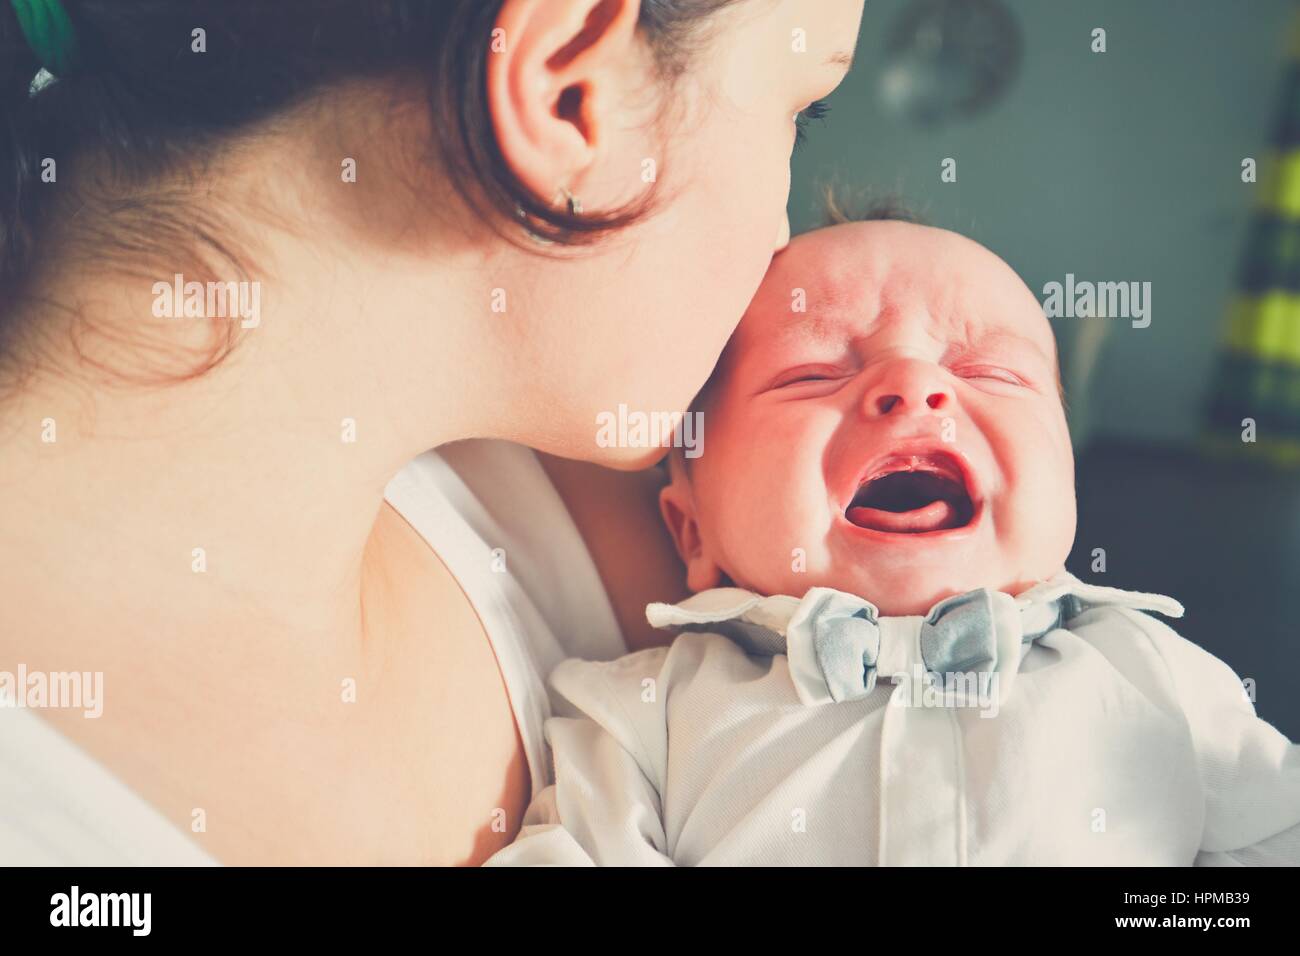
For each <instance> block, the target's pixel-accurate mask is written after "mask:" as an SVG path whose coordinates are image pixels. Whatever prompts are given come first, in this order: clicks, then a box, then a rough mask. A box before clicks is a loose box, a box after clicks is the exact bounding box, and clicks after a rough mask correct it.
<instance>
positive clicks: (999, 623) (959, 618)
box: [786, 588, 1062, 703]
mask: <svg viewBox="0 0 1300 956" xmlns="http://www.w3.org/2000/svg"><path fill="white" fill-rule="evenodd" d="M1061 613H1062V607H1061V603H1060V602H1059V601H1052V602H1047V603H1039V604H1035V605H1032V606H1029V607H1026V608H1023V609H1022V608H1021V607H1019V606H1018V605H1017V604H1016V601H1015V599H1014V598H1012V597H1011V596H1010V595H1008V594H1004V593H1002V592H1000V591H991V590H989V589H987V588H981V589H979V590H976V591H969V592H967V593H965V594H959V595H956V596H954V597H950V598H947V599H945V600H943V601H940V602H939V603H938V604H936V605H935V606H934V607H933V608H932V609H931V610H930V613H929V614H927V615H925V616H924V617H919V616H917V617H883V616H881V614H880V613H879V611H878V610H877V609H876V607H875V605H873V604H871V603H870V602H869V601H865V600H863V599H862V598H859V597H855V596H854V595H851V594H846V593H844V592H842V591H836V590H833V589H831V588H813V589H812V590H810V591H809V592H808V593H807V594H806V595H805V596H804V598H803V601H801V602H800V605H799V609H798V610H797V611H796V612H795V614H794V616H793V617H791V619H790V623H789V625H788V626H787V628H786V642H787V645H788V647H787V654H788V656H789V658H790V662H791V672H792V676H793V677H794V679H795V683H796V686H797V687H798V689H799V694H800V697H801V698H802V699H804V700H805V702H808V703H816V702H821V701H825V700H833V701H844V700H855V699H857V698H860V697H865V696H866V695H867V694H870V693H871V692H872V690H873V689H874V688H875V686H876V679H877V676H878V675H879V674H880V673H881V672H883V673H884V675H885V676H886V677H893V676H895V675H898V674H904V673H906V672H907V671H908V670H909V669H913V668H915V669H918V670H920V669H923V670H924V671H925V672H927V673H928V674H930V675H932V676H933V677H936V678H940V679H943V678H946V677H948V676H949V675H969V674H989V673H998V674H1000V675H1002V679H1003V680H1005V681H1007V682H1009V681H1010V679H1011V678H1012V677H1014V672H1015V670H1016V669H1017V668H1018V667H1019V663H1020V649H1021V645H1022V644H1024V643H1028V642H1031V641H1034V640H1036V639H1038V638H1039V637H1042V636H1043V635H1044V634H1046V633H1048V632H1049V631H1051V630H1053V629H1054V628H1056V627H1058V626H1059V625H1060V623H1061Z"/></svg>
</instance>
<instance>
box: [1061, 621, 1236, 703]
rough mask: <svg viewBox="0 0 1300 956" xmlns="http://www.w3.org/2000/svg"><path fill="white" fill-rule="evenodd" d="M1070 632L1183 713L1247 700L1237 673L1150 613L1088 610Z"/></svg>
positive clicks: (1071, 627)
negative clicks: (1190, 705) (1195, 705)
mask: <svg viewBox="0 0 1300 956" xmlns="http://www.w3.org/2000/svg"><path fill="white" fill-rule="evenodd" d="M1065 628H1066V630H1068V631H1069V632H1070V633H1071V634H1073V635H1074V636H1075V637H1077V638H1079V639H1080V640H1082V641H1084V642H1085V643H1087V644H1088V645H1089V646H1091V647H1092V648H1094V649H1095V650H1097V651H1098V652H1100V653H1101V654H1102V655H1104V656H1105V657H1106V659H1107V660H1108V661H1109V662H1110V663H1111V665H1112V666H1113V667H1115V669H1116V670H1118V671H1119V672H1120V673H1121V674H1122V675H1123V676H1124V677H1125V678H1126V679H1128V680H1129V681H1130V682H1132V683H1134V684H1136V685H1138V686H1145V687H1146V688H1147V689H1148V690H1149V691H1152V692H1154V691H1156V690H1157V689H1158V690H1159V694H1158V696H1161V697H1167V698H1168V699H1170V700H1171V702H1172V703H1173V704H1174V705H1175V706H1178V707H1179V709H1183V708H1185V706H1186V704H1187V702H1188V700H1189V699H1190V698H1192V697H1195V698H1197V699H1199V700H1201V701H1204V700H1205V699H1206V698H1223V699H1230V700H1233V701H1237V700H1240V699H1241V698H1242V692H1243V691H1242V688H1243V684H1242V681H1241V679H1240V678H1239V677H1238V676H1237V674H1236V672H1235V671H1233V669H1232V668H1231V667H1229V666H1228V665H1227V664H1226V663H1224V661H1222V660H1220V659H1219V658H1218V657H1216V656H1214V655H1213V654H1211V653H1210V652H1209V651H1207V650H1206V649H1205V648H1203V647H1201V646H1200V645H1199V644H1196V643H1194V642H1193V641H1190V640H1188V639H1187V638H1185V637H1183V636H1182V635H1181V634H1179V633H1178V632H1177V631H1176V630H1174V628H1173V627H1171V626H1170V625H1169V624H1167V623H1166V622H1165V621H1163V620H1161V619H1160V618H1159V617H1157V616H1156V615H1154V614H1151V613H1149V612H1146V611H1142V610H1138V609H1136V608H1133V607H1124V606H1117V605H1103V606H1096V607H1088V608H1085V609H1084V610H1082V611H1081V612H1080V613H1079V614H1078V615H1076V616H1075V617H1073V618H1071V619H1070V620H1069V621H1068V622H1067V623H1066V625H1065ZM1152 696H1156V695H1155V694H1152Z"/></svg>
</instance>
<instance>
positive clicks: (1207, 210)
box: [790, 0, 1300, 739]
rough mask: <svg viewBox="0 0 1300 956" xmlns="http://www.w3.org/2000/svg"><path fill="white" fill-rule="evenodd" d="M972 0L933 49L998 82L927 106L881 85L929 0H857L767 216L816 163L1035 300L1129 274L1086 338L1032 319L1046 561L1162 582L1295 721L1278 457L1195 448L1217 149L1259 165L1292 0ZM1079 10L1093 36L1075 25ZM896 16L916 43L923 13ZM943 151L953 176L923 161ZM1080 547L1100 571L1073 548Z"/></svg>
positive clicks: (810, 213)
mask: <svg viewBox="0 0 1300 956" xmlns="http://www.w3.org/2000/svg"><path fill="white" fill-rule="evenodd" d="M976 5H978V4H976ZM994 5H996V6H998V7H999V8H1001V9H1003V10H1004V11H1005V12H1006V13H1009V14H1010V18H1009V23H1007V22H1002V21H999V20H998V19H997V18H996V17H993V18H992V19H989V18H988V17H985V18H984V19H983V20H979V19H977V20H976V21H972V22H971V23H970V24H968V25H967V26H965V27H963V29H962V30H961V31H960V32H961V33H962V34H963V35H965V37H966V46H967V49H965V50H964V51H962V50H960V49H958V50H957V51H956V52H954V53H952V54H951V56H950V57H949V59H952V60H956V59H960V58H962V57H966V58H967V59H968V60H969V61H970V62H973V63H976V64H983V65H982V66H977V67H976V68H975V72H976V74H978V73H979V72H980V70H985V71H987V72H988V74H989V75H988V77H986V79H987V81H988V82H989V84H990V85H991V86H993V87H996V86H998V84H999V83H1002V84H1004V89H1003V90H1002V91H1001V92H1000V93H997V92H995V93H994V94H993V95H991V96H990V98H989V100H990V101H989V102H988V103H987V105H986V106H984V107H983V108H981V109H975V110H962V109H959V108H954V109H953V110H952V111H951V113H950V114H948V115H942V114H943V113H944V110H943V109H942V108H941V106H942V104H940V107H936V106H935V104H934V103H933V102H928V101H927V100H926V98H925V96H921V97H920V99H919V105H918V101H917V98H916V97H913V99H912V100H911V101H909V100H908V99H907V97H906V96H905V95H902V96H900V89H902V90H903V92H904V93H906V90H907V89H908V84H909V83H911V84H912V87H913V92H915V87H916V85H917V84H918V83H919V84H920V85H921V86H922V87H924V85H925V83H926V81H927V80H926V77H925V75H924V71H921V73H920V74H916V71H913V75H911V76H910V77H909V75H908V70H907V69H902V70H901V73H900V69H899V66H898V65H899V63H900V62H902V63H904V64H906V63H909V62H912V63H913V65H914V61H915V60H916V57H915V56H912V57H911V59H910V60H909V57H908V55H907V54H906V53H905V52H904V53H902V54H900V53H899V52H898V51H899V50H900V49H902V50H904V51H906V48H907V46H908V42H909V41H907V40H906V39H900V37H901V38H906V37H907V36H909V29H908V28H907V27H906V25H905V24H906V18H907V17H908V15H909V14H912V15H914V16H915V15H918V14H920V13H921V12H924V8H927V7H929V8H930V9H931V10H932V11H933V9H935V8H937V7H938V6H941V4H938V3H936V2H935V0H869V2H868V3H867V7H866V12H865V14H864V18H863V25H862V33H861V37H860V39H859V45H858V52H857V61H856V66H855V68H854V70H853V72H852V73H851V74H850V76H849V77H848V79H847V80H846V82H845V83H844V85H843V87H842V88H841V89H840V90H839V91H837V92H836V93H835V94H834V95H833V96H832V97H831V98H830V100H829V103H830V106H831V112H830V114H829V115H828V116H827V117H826V118H825V119H824V120H822V121H820V122H816V123H813V124H811V125H810V126H809V129H808V132H809V136H808V140H807V142H806V143H805V144H804V145H803V146H802V147H801V148H800V150H799V151H798V152H797V153H796V156H795V160H794V184H793V188H792V193H791V199H790V215H791V224H792V226H793V228H794V229H795V230H796V231H799V230H801V229H806V228H810V227H813V226H815V225H817V224H818V223H819V222H820V220H821V217H822V205H821V194H820V189H821V187H822V186H823V185H824V184H826V183H828V182H832V181H833V182H836V183H839V184H842V185H847V186H849V187H852V188H861V187H867V188H870V189H871V190H873V191H874V192H877V193H882V192H883V193H896V194H898V195H899V196H901V198H903V199H904V200H905V201H907V202H908V203H909V204H910V205H912V206H913V207H915V208H917V209H918V210H919V211H920V212H921V213H922V214H923V216H924V217H925V219H926V220H927V221H929V222H931V223H933V224H934V225H938V226H943V227H946V228H951V229H954V230H957V231H959V232H961V233H964V234H966V235H969V236H971V237H972V238H974V239H976V240H978V241H979V242H981V243H983V244H985V245H987V246H988V247H990V248H991V249H993V250H994V251H995V252H997V253H998V254H999V255H1001V256H1002V257H1003V258H1005V259H1006V260H1007V261H1008V262H1009V263H1010V264H1011V265H1012V266H1013V267H1014V268H1015V269H1016V270H1017V271H1018V272H1019V273H1020V274H1021V276H1022V277H1023V278H1024V279H1025V280H1026V282H1027V283H1028V285H1029V286H1030V288H1031V289H1033V290H1034V292H1035V293H1036V294H1037V295H1039V298H1040V300H1041V299H1042V292H1043V286H1044V284H1045V283H1047V282H1049V281H1058V282H1061V281H1064V279H1065V276H1066V274H1067V273H1073V274H1074V275H1075V276H1076V278H1078V279H1087V280H1093V281H1139V282H1150V283H1152V287H1151V288H1152V293H1151V307H1152V313H1151V315H1152V321H1151V325H1150V327H1148V328H1133V327H1132V326H1131V324H1130V323H1129V322H1128V321H1125V320H1119V319H1111V320H1093V322H1092V324H1091V327H1092V328H1094V329H1095V328H1097V326H1096V324H1095V323H1096V322H1097V321H1101V322H1103V323H1105V333H1104V334H1105V338H1104V339H1102V340H1101V341H1100V342H1098V341H1097V340H1096V336H1094V338H1093V340H1092V341H1086V337H1087V333H1085V332H1084V331H1083V330H1084V328H1086V327H1089V326H1090V323H1089V322H1086V321H1084V322H1080V321H1079V320H1073V319H1068V318H1067V319H1058V320H1055V321H1054V323H1053V324H1054V327H1055V330H1056V332H1057V339H1058V342H1059V343H1060V345H1061V348H1062V353H1063V359H1064V362H1065V365H1066V371H1067V383H1068V384H1071V385H1072V388H1071V392H1070V403H1071V416H1072V418H1073V419H1074V421H1073V423H1072V429H1074V430H1075V431H1076V433H1077V434H1076V450H1077V453H1078V457H1079V466H1078V467H1079V476H1078V492H1079V501H1080V526H1079V537H1078V541H1077V543H1076V548H1075V553H1074V554H1073V555H1072V556H1071V559H1070V562H1069V565H1068V566H1069V567H1070V569H1071V570H1072V571H1073V572H1074V573H1076V574H1078V575H1079V576H1080V577H1082V578H1084V579H1085V580H1091V581H1094V582H1096V583H1099V584H1110V585H1114V586H1118V587H1130V588H1134V589H1140V590H1157V591H1164V592H1165V593H1169V594H1172V595H1174V596H1175V597H1177V598H1179V599H1180V600H1181V601H1183V603H1184V604H1186V605H1187V607H1188V616H1187V618H1186V619H1185V620H1184V621H1183V622H1178V623H1176V624H1175V626H1176V627H1177V628H1178V630H1180V632H1182V633H1183V634H1185V635H1187V636H1188V637H1190V638H1191V639H1193V640H1195V641H1196V642H1197V643H1199V644H1201V645H1203V646H1205V647H1207V648H1208V649H1209V650H1211V651H1212V652H1213V653H1215V654H1216V655H1217V656H1219V657H1221V658H1223V659H1224V660H1226V661H1227V662H1228V663H1229V664H1231V665H1232V666H1233V667H1234V669H1236V670H1237V671H1238V673H1239V674H1241V675H1242V676H1243V677H1245V678H1250V679H1251V680H1253V681H1254V682H1255V685H1256V688H1257V689H1256V693H1257V697H1256V705H1257V708H1258V710H1259V712H1260V714H1261V715H1262V716H1264V717H1266V718H1267V719H1269V720H1271V721H1272V722H1273V723H1274V724H1276V725H1277V726H1278V727H1279V728H1280V729H1282V730H1283V731H1284V732H1286V733H1287V734H1288V735H1289V736H1290V737H1291V738H1292V739H1300V618H1298V617H1297V615H1296V614H1295V612H1294V610H1293V608H1292V607H1291V606H1290V605H1291V604H1293V602H1292V601H1291V595H1292V593H1293V592H1296V591H1300V478H1298V477H1297V473H1296V472H1294V471H1291V472H1288V471H1285V470H1273V471H1269V470H1262V471H1261V470H1259V468H1258V466H1255V467H1250V468H1248V467H1246V466H1244V465H1240V464H1237V463H1233V462H1231V461H1228V462H1224V461H1223V460H1216V459H1211V458H1207V457H1205V456H1204V455H1202V454H1200V453H1199V452H1198V451H1197V449H1196V439H1197V436H1198V434H1199V433H1200V432H1201V431H1202V429H1203V426H1204V422H1205V420H1206V417H1205V409H1206V404H1207V401H1208V399H1209V394H1210V392H1211V390H1212V388H1213V384H1214V377H1215V374H1216V356H1217V352H1218V348H1219V344H1220V341H1221V339H1222V331H1223V325H1224V316H1225V311H1226V309H1227V307H1228V303H1229V301H1230V300H1231V298H1232V295H1233V293H1234V290H1235V288H1236V284H1237V279H1238V274H1239V267H1240V264H1241V261H1242V256H1243V251H1244V250H1243V246H1244V243H1245V240H1246V236H1247V231H1248V226H1249V224H1250V220H1251V212H1252V205H1253V204H1254V202H1255V201H1256V195H1255V193H1254V190H1256V189H1257V188H1258V186H1257V185H1252V184H1248V183H1243V182H1242V177H1241V163H1242V160H1243V158H1245V157H1253V158H1255V159H1257V160H1258V161H1259V163H1260V166H1261V173H1262V171H1263V167H1264V165H1265V159H1266V157H1267V156H1268V154H1269V152H1270V150H1271V148H1272V146H1273V142H1274V134H1275V131H1276V123H1277V117H1278V112H1279V107H1280V101H1281V99H1282V97H1283V92H1284V87H1283V82H1284V78H1285V75H1286V73H1285V71H1286V65H1287V44H1288V38H1289V33H1290V30H1291V27H1292V18H1293V16H1294V15H1295V14H1296V7H1297V5H1296V4H1295V3H1293V2H1290V0H1249V2H1246V0H1090V2H1086V3H1084V2H1074V0H1001V2H1000V3H996V4H994ZM967 12H968V13H969V11H967ZM1098 27H1100V28H1104V30H1105V31H1106V32H1105V43H1106V50H1105V52H1104V53H1098V52H1093V49H1092V48H1093V45H1094V42H1095V41H1094V37H1093V30H1094V29H1095V28H1098ZM1000 34H1001V35H1000ZM910 36H911V40H910V42H911V44H913V45H914V46H916V47H917V48H919V49H921V50H922V58H923V54H924V46H925V43H926V42H927V40H926V30H925V29H924V26H923V24H922V26H920V27H918V26H916V25H915V24H914V25H913V27H912V28H911V33H910ZM891 44H892V48H893V50H894V52H893V54H892V55H891V54H890V52H889V50H890V48H891ZM918 77H919V78H918ZM929 82H930V83H931V84H933V83H935V82H936V78H935V77H934V76H931V77H929ZM969 82H970V79H969V75H967V74H963V73H962V71H960V70H958V71H955V72H954V73H952V74H947V73H941V75H940V76H939V77H938V78H937V83H938V89H937V95H938V96H939V98H940V100H942V99H943V97H944V95H955V93H954V89H953V88H954V87H956V86H960V85H961V84H964V83H969ZM900 84H901V85H900ZM945 87H947V89H946V91H945V89H944V88H945ZM890 91H892V95H891V92H890ZM930 92H931V93H935V92H936V90H933V89H932V90H930ZM958 98H959V97H958ZM909 103H910V112H909ZM927 110H928V112H929V113H930V114H933V115H930V117H929V119H928V120H927V119H926V116H925V114H926V113H927ZM949 157H951V158H953V159H955V160H956V172H957V181H956V182H942V181H941V179H940V171H941V163H942V162H943V160H944V159H945V158H949ZM1088 350H1092V351H1094V352H1095V354H1096V360H1095V365H1094V366H1093V371H1092V373H1091V376H1090V378H1089V379H1088V381H1087V382H1086V384H1083V383H1081V382H1080V381H1079V380H1078V379H1077V378H1075V377H1074V375H1073V373H1072V372H1071V371H1070V364H1071V362H1072V361H1076V360H1077V359H1078V358H1079V357H1080V356H1081V355H1082V354H1083V353H1084V352H1085V351H1088ZM1096 548H1101V549H1103V550H1104V552H1105V559H1106V570H1105V571H1103V572H1097V571H1094V570H1093V566H1094V564H1095V559H1094V549H1096Z"/></svg>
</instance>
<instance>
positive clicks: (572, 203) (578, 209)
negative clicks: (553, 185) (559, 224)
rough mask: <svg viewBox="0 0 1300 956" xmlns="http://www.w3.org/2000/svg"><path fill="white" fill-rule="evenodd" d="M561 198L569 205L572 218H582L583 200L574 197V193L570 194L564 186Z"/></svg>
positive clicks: (561, 190)
mask: <svg viewBox="0 0 1300 956" xmlns="http://www.w3.org/2000/svg"><path fill="white" fill-rule="evenodd" d="M560 196H561V197H563V199H564V201H565V202H566V203H567V204H568V206H569V215H570V216H581V215H582V200H581V199H579V198H578V197H577V196H575V195H573V193H571V192H569V190H568V189H566V188H565V187H563V186H561V187H560Z"/></svg>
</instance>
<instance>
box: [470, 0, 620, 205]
mask: <svg viewBox="0 0 1300 956" xmlns="http://www.w3.org/2000/svg"><path fill="white" fill-rule="evenodd" d="M640 11H641V2H640V0H506V2H505V4H504V5H503V6H502V8H501V13H500V14H499V15H498V17H497V22H496V30H495V31H494V33H493V39H492V41H491V45H490V47H489V49H490V51H491V52H489V54H488V64H487V96H488V106H489V108H490V109H491V111H492V124H493V127H494V129H495V132H496V138H497V143H498V144H499V145H500V148H501V152H502V155H503V156H504V157H505V160H506V163H507V164H508V165H509V166H510V169H511V170H512V171H513V172H514V174H515V175H516V176H517V177H518V178H519V180H520V182H522V183H523V184H524V185H525V186H527V187H528V188H529V189H531V190H532V191H533V192H534V193H535V194H536V195H537V196H538V197H539V198H540V199H542V200H543V201H544V202H550V201H552V200H553V199H554V198H555V197H556V196H557V195H558V194H559V191H560V189H561V188H564V189H569V188H571V187H573V186H574V185H575V184H576V182H577V181H578V179H579V178H580V177H581V175H582V173H583V172H585V171H586V170H587V169H588V168H589V167H590V166H591V165H592V164H593V162H594V161H595V159H596V157H597V153H598V150H599V148H600V147H601V145H602V142H603V140H604V137H605V135H606V133H607V132H608V130H609V128H611V127H612V126H613V125H615V123H616V116H615V114H614V111H615V110H616V109H617V105H618V101H619V97H618V96H617V95H615V93H616V91H617V83H616V81H615V76H616V73H617V71H618V70H619V69H623V68H626V64H627V63H628V62H629V60H630V54H631V53H632V50H633V48H634V45H635V42H636V25H637V19H638V17H639V15H640ZM574 191H575V192H576V191H577V190H576V189H575V190H574Z"/></svg>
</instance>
